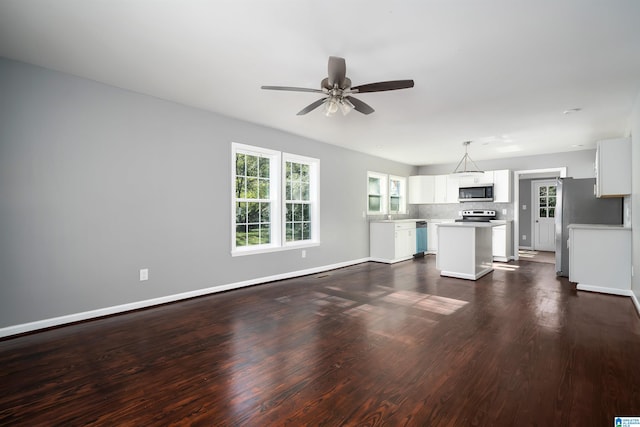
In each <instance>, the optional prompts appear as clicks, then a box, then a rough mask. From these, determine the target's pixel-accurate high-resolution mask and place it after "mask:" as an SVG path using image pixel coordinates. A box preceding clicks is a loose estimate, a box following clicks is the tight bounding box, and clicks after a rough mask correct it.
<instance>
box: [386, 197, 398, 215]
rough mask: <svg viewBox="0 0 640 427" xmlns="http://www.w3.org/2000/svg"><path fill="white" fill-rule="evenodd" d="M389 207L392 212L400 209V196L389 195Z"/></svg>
mask: <svg viewBox="0 0 640 427" xmlns="http://www.w3.org/2000/svg"><path fill="white" fill-rule="evenodd" d="M389 209H390V210H391V211H392V212H398V211H399V210H400V198H398V197H391V198H390V199H389Z"/></svg>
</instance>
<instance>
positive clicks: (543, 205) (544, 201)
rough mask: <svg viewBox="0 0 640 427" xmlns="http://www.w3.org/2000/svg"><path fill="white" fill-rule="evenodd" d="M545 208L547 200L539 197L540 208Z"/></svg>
mask: <svg viewBox="0 0 640 427" xmlns="http://www.w3.org/2000/svg"><path fill="white" fill-rule="evenodd" d="M546 206H547V199H546V197H540V207H541V208H542V207H546Z"/></svg>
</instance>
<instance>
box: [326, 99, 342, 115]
mask: <svg viewBox="0 0 640 427" xmlns="http://www.w3.org/2000/svg"><path fill="white" fill-rule="evenodd" d="M338 108H339V106H338V101H337V100H336V99H335V98H334V97H331V98H329V99H328V100H327V102H325V103H324V114H325V115H326V116H327V117H331V116H333V115H334V114H335V113H336V112H337V111H338Z"/></svg>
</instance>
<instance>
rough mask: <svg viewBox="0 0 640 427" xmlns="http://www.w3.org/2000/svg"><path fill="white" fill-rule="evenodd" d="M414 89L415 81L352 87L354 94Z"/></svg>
mask: <svg viewBox="0 0 640 427" xmlns="http://www.w3.org/2000/svg"><path fill="white" fill-rule="evenodd" d="M412 87H413V80H391V81H388V82H377V83H369V84H366V85H360V86H356V87H352V88H351V90H352V91H353V92H354V93H365V92H382V91H385V90H397V89H409V88H412Z"/></svg>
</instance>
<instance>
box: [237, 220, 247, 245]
mask: <svg viewBox="0 0 640 427" xmlns="http://www.w3.org/2000/svg"><path fill="white" fill-rule="evenodd" d="M236 246H247V226H246V225H244V224H243V225H237V226H236Z"/></svg>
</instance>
